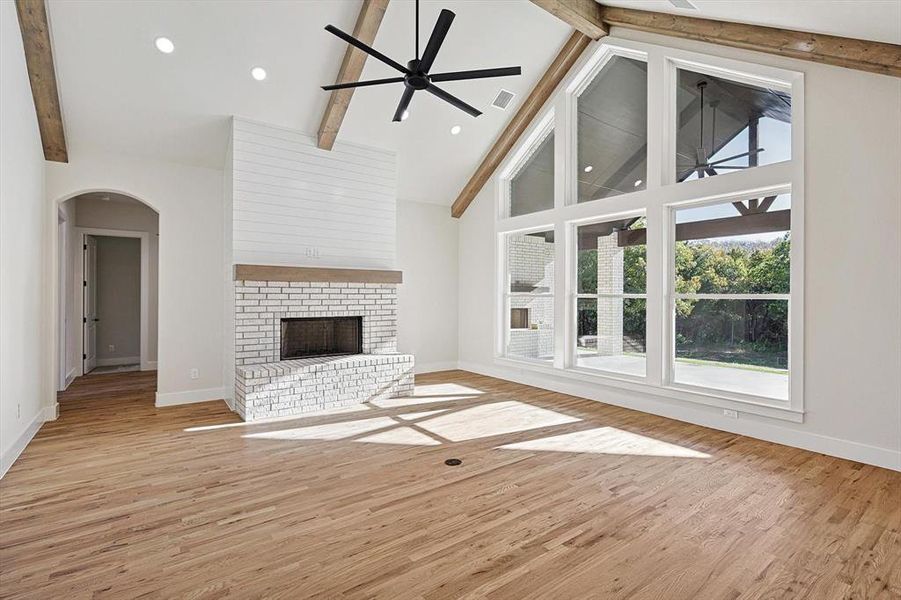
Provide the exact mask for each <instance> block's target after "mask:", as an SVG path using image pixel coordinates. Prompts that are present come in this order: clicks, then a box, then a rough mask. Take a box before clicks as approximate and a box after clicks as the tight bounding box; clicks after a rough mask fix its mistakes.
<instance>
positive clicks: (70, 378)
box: [65, 367, 75, 389]
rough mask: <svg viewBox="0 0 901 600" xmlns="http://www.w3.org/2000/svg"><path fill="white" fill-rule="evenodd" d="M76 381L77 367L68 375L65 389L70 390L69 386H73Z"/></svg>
mask: <svg viewBox="0 0 901 600" xmlns="http://www.w3.org/2000/svg"><path fill="white" fill-rule="evenodd" d="M73 381H75V367H72V369H71V370H70V371H69V372H68V373H66V387H65V389H69V386H70V385H72V382H73Z"/></svg>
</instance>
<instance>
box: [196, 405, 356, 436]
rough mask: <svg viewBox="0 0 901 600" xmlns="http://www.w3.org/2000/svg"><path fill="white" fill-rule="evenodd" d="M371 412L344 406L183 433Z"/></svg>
mask: <svg viewBox="0 0 901 600" xmlns="http://www.w3.org/2000/svg"><path fill="white" fill-rule="evenodd" d="M365 410H371V409H370V408H369V407H368V406H366V405H365V404H356V405H354V406H345V407H342V408H330V409H327V410H317V411H311V412H308V413H303V414H300V415H288V416H286V417H271V418H269V419H257V420H255V421H239V422H237V423H221V424H219V425H198V426H197V427H186V428H185V429H183V431H185V432H187V433H197V432H199V431H215V430H217V429H229V428H232V427H252V426H255V425H266V424H267V423H283V422H285V421H300V420H303V419H311V418H313V417H327V416H329V415H343V414H348V413H355V412H361V411H365Z"/></svg>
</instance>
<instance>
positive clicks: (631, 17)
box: [532, 0, 901, 77]
mask: <svg viewBox="0 0 901 600" xmlns="http://www.w3.org/2000/svg"><path fill="white" fill-rule="evenodd" d="M532 2H533V3H534V4H537V5H538V6H540V7H541V8H543V9H545V10H547V11H548V12H549V13H551V14H553V15H554V16H556V17H558V18H560V19H561V20H562V21H564V22H566V23H568V24H569V25H571V26H573V27H575V28H576V29H578V30H579V31H581V32H583V33H585V34H586V35H588V36H592V37H594V35H593V32H598V31H605V32H606V31H607V30H608V28H609V27H613V26H616V27H625V28H627V29H636V30H638V31H646V32H649V33H656V34H660V35H667V36H670V37H678V38H684V39H690V40H698V41H701V42H709V43H711V44H719V45H721V46H731V47H733V48H743V49H745V50H754V51H756V52H766V53H767V54H776V55H779V56H788V57H791V58H797V59H800V60H807V61H811V62H817V63H823V64H827V65H834V66H838V67H846V68H849V69H857V70H860V71H867V72H870V73H879V74H882V75H892V76H895V77H901V46H898V45H896V44H888V43H884V42H873V41H869V40H861V39H856V38H846V37H839V36H835V35H826V34H822V33H810V32H806V31H795V30H793V29H781V28H778V27H764V26H761V25H749V24H746V23H734V22H731V21H718V20H714V19H700V18H696V17H687V16H684V15H672V14H669V13H661V12H654V11H649V10H636V9H633V8H619V7H615V6H605V5H602V4H599V3H597V2H594V1H593V0H532ZM591 4H594V6H589V5H591ZM598 37H599V36H598ZM595 39H597V38H596V37H595Z"/></svg>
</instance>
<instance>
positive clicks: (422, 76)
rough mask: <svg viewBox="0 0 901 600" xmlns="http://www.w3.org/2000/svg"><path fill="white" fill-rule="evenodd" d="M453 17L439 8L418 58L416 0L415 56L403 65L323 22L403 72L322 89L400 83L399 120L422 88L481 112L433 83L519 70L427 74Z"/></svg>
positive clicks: (396, 113) (396, 115) (469, 110)
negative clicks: (427, 39) (439, 11)
mask: <svg viewBox="0 0 901 600" xmlns="http://www.w3.org/2000/svg"><path fill="white" fill-rule="evenodd" d="M455 16H456V15H455V14H454V13H452V12H451V11H449V10H447V9H442V10H441V14H439V15H438V21H436V22H435V28H434V29H432V35H431V36H430V37H429V42H428V44H426V47H425V51H424V52H423V53H422V57H420V56H419V0H416V36H415V37H416V58H414V59H413V60H411V61H409V62H408V63H407V66H406V67H404V66H403V65H401V64H400V63H398V62H395V61H393V60H391V59H390V58H388V57H387V56H385V55H384V54H382V53H381V52H379V51H378V50H376V49H374V48H372V47H370V46H368V45H367V44H364V43H363V42H361V41H360V40H358V39H356V38H355V37H353V36H352V35H349V34H347V33H344V32H343V31H341V30H340V29H338V28H337V27H335V26H334V25H326V26H325V30H326V31H328V32H329V33H333V34H335V35H336V36H338V37H339V38H341V39H342V40H344V41H345V42H347V43H348V44H351V45H352V46H356V47H357V48H359V49H360V50H362V51H363V52H365V53H366V54H368V55H370V56H372V57H373V58H376V59H378V60H380V61H382V62H383V63H385V64H386V65H388V66H390V67H393V68H394V69H396V70H398V71H400V72H401V73H403V76H402V77H389V78H387V79H372V80H369V81H353V82H348V83H336V84H334V85H324V86H322V89H324V90H327V91H329V90H341V89H347V88H357V87H364V86H370V85H382V84H385V83H401V82H403V84H404V87H405V89H404V93H403V94H402V95H401V97H400V103H399V104H398V105H397V110H396V111H394V121H402V120H404V119H405V118H406V117H405V113H406V112H407V108H408V107H409V106H410V101H411V100H412V99H413V93H414V92H416V91H418V90H425V91H427V92H430V93H431V94H432V95H434V96H437V97H439V98H441V99H442V100H444V101H445V102H449V103H450V104H452V105H454V106H456V107H457V108H459V109H460V110H462V111H464V112H466V113H468V114H470V115H472V116H473V117H478V116H479V115H480V114H482V112H481V111H480V110H478V109H477V108H475V107H473V106H470V105H469V104H467V103H466V102H463V101H462V100H460V99H459V98H457V97H455V96H453V95H451V94H448V93H447V92H446V91H444V90H443V89H441V88H440V87H438V86H437V85H435V83H438V82H442V81H460V80H463V79H482V78H485V77H508V76H510V75H520V74H521V73H522V69H521V68H520V67H503V68H499V69H476V70H473V71H455V72H452V73H434V74H432V73H429V71H430V70H431V69H432V64H433V63H434V62H435V57H436V56H438V50H440V49H441V44H442V43H443V42H444V38H445V36H447V32H448V30H449V29H450V26H451V23H453V21H454V17H455Z"/></svg>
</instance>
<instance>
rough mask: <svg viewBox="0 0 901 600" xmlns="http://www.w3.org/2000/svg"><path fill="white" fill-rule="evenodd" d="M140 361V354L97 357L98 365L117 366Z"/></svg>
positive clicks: (134, 363)
mask: <svg viewBox="0 0 901 600" xmlns="http://www.w3.org/2000/svg"><path fill="white" fill-rule="evenodd" d="M140 362H141V357H140V356H122V357H120V358H98V359H97V366H98V367H118V366H119V365H136V364H138V363H140Z"/></svg>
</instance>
